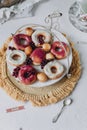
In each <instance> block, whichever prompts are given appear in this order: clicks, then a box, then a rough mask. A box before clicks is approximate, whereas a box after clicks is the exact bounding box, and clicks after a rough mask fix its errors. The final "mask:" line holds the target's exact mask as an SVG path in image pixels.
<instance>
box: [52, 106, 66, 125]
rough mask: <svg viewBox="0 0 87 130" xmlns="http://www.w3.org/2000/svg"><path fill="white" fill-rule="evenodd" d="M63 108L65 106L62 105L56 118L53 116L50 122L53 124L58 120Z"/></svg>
mask: <svg viewBox="0 0 87 130" xmlns="http://www.w3.org/2000/svg"><path fill="white" fill-rule="evenodd" d="M64 108H65V105H63V106H62V108H61V110H60V112H59V113H58V114H57V115H56V116H54V118H53V120H52V122H53V123H56V122H57V120H58V119H59V117H60V115H61V114H62V112H63V110H64Z"/></svg>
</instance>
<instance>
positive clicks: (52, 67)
mask: <svg viewBox="0 0 87 130" xmlns="http://www.w3.org/2000/svg"><path fill="white" fill-rule="evenodd" d="M44 72H45V74H46V75H47V76H48V78H50V79H56V78H60V77H61V76H62V74H63V72H64V66H63V65H62V64H60V63H59V62H58V61H57V60H55V61H51V62H49V63H47V64H46V65H45V67H44Z"/></svg>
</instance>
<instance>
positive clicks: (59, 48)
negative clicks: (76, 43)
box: [51, 41, 69, 59]
mask: <svg viewBox="0 0 87 130" xmlns="http://www.w3.org/2000/svg"><path fill="white" fill-rule="evenodd" d="M61 44H62V45H61ZM64 48H65V49H64ZM65 50H66V51H65ZM51 53H52V54H53V55H54V56H55V57H56V58H57V59H64V58H65V57H66V56H67V55H68V54H69V47H68V45H67V44H66V43H64V42H61V43H60V42H59V41H56V42H54V43H53V44H52V49H51Z"/></svg>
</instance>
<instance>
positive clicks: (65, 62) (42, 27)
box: [6, 24, 72, 87]
mask: <svg viewBox="0 0 87 130" xmlns="http://www.w3.org/2000/svg"><path fill="white" fill-rule="evenodd" d="M26 27H33V28H34V29H47V28H46V27H44V26H41V25H37V24H29V25H24V26H22V27H20V28H19V29H18V30H17V31H16V33H17V32H18V31H19V30H21V31H22V33H23V32H24V29H25V28H26ZM52 32H53V33H54V34H55V35H56V36H57V37H58V39H59V40H60V41H61V42H65V43H66V44H68V45H69V42H68V40H67V39H66V37H64V35H63V34H61V33H60V32H58V31H56V30H52ZM54 40H55V41H56V40H57V39H56V37H54ZM57 41H58V40H57ZM12 44H13V43H12V41H11V42H10V44H9V45H10V46H12ZM8 53H10V51H9V50H8V49H7V52H6V55H8ZM58 61H59V62H60V63H61V64H63V65H64V66H65V68H66V70H65V72H64V74H63V75H62V76H61V77H60V78H58V79H55V80H48V81H46V82H39V81H36V82H35V83H33V84H32V85H27V87H30V86H31V87H45V86H49V85H52V84H54V83H56V82H58V81H60V80H61V79H62V78H63V77H64V76H65V75H66V74H67V71H68V70H69V68H70V66H71V63H72V50H71V49H70V53H69V56H68V59H67V58H65V59H62V60H58ZM68 61H69V64H68ZM7 66H8V69H9V71H10V73H11V74H12V72H13V69H14V68H15V67H14V66H11V65H10V64H9V63H8V62H7ZM34 67H35V68H36V69H38V70H40V71H43V70H42V69H41V67H40V66H34ZM17 80H19V79H17Z"/></svg>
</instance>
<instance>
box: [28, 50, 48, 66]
mask: <svg viewBox="0 0 87 130" xmlns="http://www.w3.org/2000/svg"><path fill="white" fill-rule="evenodd" d="M45 55H46V54H45V51H44V50H43V49H41V48H36V49H35V50H34V51H33V52H32V53H31V55H30V58H31V59H32V61H33V64H34V65H40V64H41V62H42V61H43V60H44V59H45Z"/></svg>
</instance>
